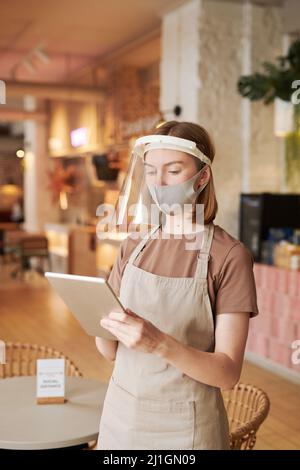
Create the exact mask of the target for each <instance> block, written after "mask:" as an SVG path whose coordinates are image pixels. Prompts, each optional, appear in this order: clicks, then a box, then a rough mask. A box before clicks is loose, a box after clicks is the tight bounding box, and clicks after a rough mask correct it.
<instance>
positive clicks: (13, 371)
mask: <svg viewBox="0 0 300 470" xmlns="http://www.w3.org/2000/svg"><path fill="white" fill-rule="evenodd" d="M5 346H6V363H5V364H0V379H5V378H7V377H20V376H23V375H24V376H28V375H36V360H37V359H65V364H66V375H68V376H73V377H82V373H81V372H80V371H79V369H78V368H77V367H76V366H75V364H74V363H73V362H72V361H71V360H70V359H69V358H68V357H66V356H65V355H64V354H62V353H61V352H59V351H57V350H56V349H52V348H49V347H47V346H38V345H36V344H27V343H26V344H22V343H9V342H8V343H6V345H5Z"/></svg>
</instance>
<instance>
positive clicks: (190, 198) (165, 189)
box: [147, 168, 208, 214]
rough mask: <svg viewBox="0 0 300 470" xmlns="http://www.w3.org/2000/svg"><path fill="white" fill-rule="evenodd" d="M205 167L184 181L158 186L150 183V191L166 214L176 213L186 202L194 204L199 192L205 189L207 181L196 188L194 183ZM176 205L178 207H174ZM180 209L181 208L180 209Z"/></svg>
mask: <svg viewBox="0 0 300 470" xmlns="http://www.w3.org/2000/svg"><path fill="white" fill-rule="evenodd" d="M203 169H204V168H201V170H200V171H198V173H196V174H195V175H194V176H193V177H192V178H190V179H188V180H186V181H183V182H182V183H178V184H172V185H164V186H158V185H155V184H148V183H147V186H148V189H149V192H150V194H151V196H152V199H153V200H154V202H155V203H156V204H157V205H158V207H159V209H160V210H161V211H162V212H164V213H165V214H170V213H172V214H176V212H179V210H182V209H183V208H184V204H194V203H195V201H196V199H197V197H198V196H199V194H200V193H201V192H202V191H203V189H204V188H205V186H206V185H207V183H208V182H207V183H205V184H203V185H202V186H200V187H199V188H198V189H197V190H195V189H194V184H195V182H196V181H197V179H198V178H199V176H200V174H201V173H202V171H203ZM174 205H176V207H172V206H174ZM178 209H179V210H178Z"/></svg>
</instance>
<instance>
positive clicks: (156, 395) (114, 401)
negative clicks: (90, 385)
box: [98, 223, 229, 450]
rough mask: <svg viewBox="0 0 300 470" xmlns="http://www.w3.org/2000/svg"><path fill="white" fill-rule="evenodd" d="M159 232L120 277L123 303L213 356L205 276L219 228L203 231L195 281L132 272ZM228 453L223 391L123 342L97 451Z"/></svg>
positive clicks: (135, 253)
mask: <svg viewBox="0 0 300 470" xmlns="http://www.w3.org/2000/svg"><path fill="white" fill-rule="evenodd" d="M158 228H159V227H155V228H154V229H152V230H151V231H150V232H149V234H148V235H147V236H146V237H145V239H143V240H141V242H140V243H139V244H138V245H137V246H136V248H135V249H134V250H133V252H132V254H131V256H130V258H129V260H128V263H127V265H126V267H125V270H124V274H123V277H122V281H121V287H120V300H121V302H122V303H123V305H125V306H126V308H129V309H131V310H132V311H133V312H136V313H137V314H138V315H140V316H141V317H143V318H145V319H147V320H149V321H150V322H152V323H153V324H154V325H155V326H157V327H158V328H159V329H160V330H162V331H163V332H165V333H167V334H169V335H171V336H173V337H174V338H176V339H177V340H178V341H180V342H182V343H184V344H187V345H190V346H193V347H195V348H197V349H200V350H202V351H210V352H212V351H214V345H215V335H214V321H213V312H212V309H211V304H210V300H209V294H208V287H207V271H208V260H209V257H210V255H209V252H210V247H211V243H212V238H213V231H214V225H213V223H211V224H209V225H205V227H204V232H203V237H202V240H203V241H202V247H201V250H200V252H198V260H197V268H196V272H195V275H194V277H185V278H178V277H174V278H172V277H167V276H158V275H156V274H152V273H150V272H147V271H144V270H143V269H140V268H138V267H137V266H134V264H133V262H134V260H135V259H136V257H137V256H138V254H139V253H140V252H141V251H142V250H143V248H144V247H145V245H146V242H147V239H149V237H150V236H151V234H152V233H154V232H155V231H156V230H157V229H158ZM199 367H201V364H199ZM228 448H229V430H228V421H227V415H226V411H225V408H224V404H223V400H222V395H221V392H220V389H219V388H216V387H212V386H209V385H205V384H203V383H201V382H198V381H196V380H194V379H192V378H191V377H189V376H187V375H186V374H184V373H182V372H181V371H180V370H179V369H178V368H176V367H174V366H172V365H171V364H169V363H167V362H166V361H165V360H164V359H162V358H160V357H158V356H155V355H154V354H150V353H143V352H139V351H134V350H132V349H129V348H127V347H125V346H124V345H123V343H121V342H119V343H118V348H117V353H116V360H115V366H114V370H113V373H112V377H111V379H110V382H109V385H108V390H107V394H106V396H105V401H104V406H103V412H102V416H101V422H100V429H99V439H98V449H107V450H112V449H122V450H123V449H127V450H128V449H132V450H133V449H151V450H156V449H167V450H172V449H191V450H192V449H228Z"/></svg>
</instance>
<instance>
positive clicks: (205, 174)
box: [197, 165, 210, 189]
mask: <svg viewBox="0 0 300 470" xmlns="http://www.w3.org/2000/svg"><path fill="white" fill-rule="evenodd" d="M209 179H210V168H209V166H208V165H206V166H205V167H203V169H202V173H201V175H200V179H199V180H198V183H197V189H198V188H199V187H200V186H202V185H203V184H205V183H208V181H209Z"/></svg>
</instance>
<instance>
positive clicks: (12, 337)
mask: <svg viewBox="0 0 300 470" xmlns="http://www.w3.org/2000/svg"><path fill="white" fill-rule="evenodd" d="M11 270H12V266H11V265H0V339H2V340H4V341H14V342H17V341H20V342H31V343H36V344H45V345H49V346H51V347H54V348H56V349H58V350H61V351H62V352H64V354H66V355H68V356H69V357H70V358H71V359H72V360H73V361H74V362H75V364H76V365H77V366H78V368H79V369H80V370H81V371H82V372H83V374H84V376H86V377H91V378H95V379H98V380H101V381H103V382H106V381H108V379H109V377H110V374H111V371H112V365H111V364H110V363H109V362H108V361H106V360H105V359H104V358H103V357H102V356H101V355H100V354H99V353H98V351H97V349H96V347H95V343H94V339H93V338H92V337H89V336H88V335H86V334H85V332H84V331H83V330H82V328H81V327H80V325H79V323H78V322H77V320H76V319H75V318H74V317H73V316H72V314H71V313H70V312H69V311H68V310H67V308H66V307H65V306H64V304H63V302H62V300H60V298H59V297H58V296H57V295H56V294H55V293H54V292H53V291H52V290H51V289H50V288H49V286H48V282H47V280H46V279H45V278H43V277H41V276H40V275H38V274H36V273H28V274H27V275H26V276H25V278H24V279H17V280H12V279H11V277H10V271H11ZM82 351H84V354H82ZM241 381H243V382H246V383H253V384H255V385H256V386H258V387H260V388H262V389H263V390H265V391H266V392H267V393H268V395H269V397H270V400H271V410H270V413H269V416H268V418H267V420H266V421H265V422H264V423H263V425H262V426H261V428H260V430H259V432H258V439H257V443H256V449H300V406H299V404H300V386H297V385H295V384H293V383H291V382H288V381H286V380H284V379H282V378H281V377H279V376H277V375H274V374H272V373H270V372H267V371H265V370H263V369H261V368H259V367H256V366H255V365H253V364H250V363H247V362H246V363H245V364H244V368H243V372H242V377H241Z"/></svg>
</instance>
